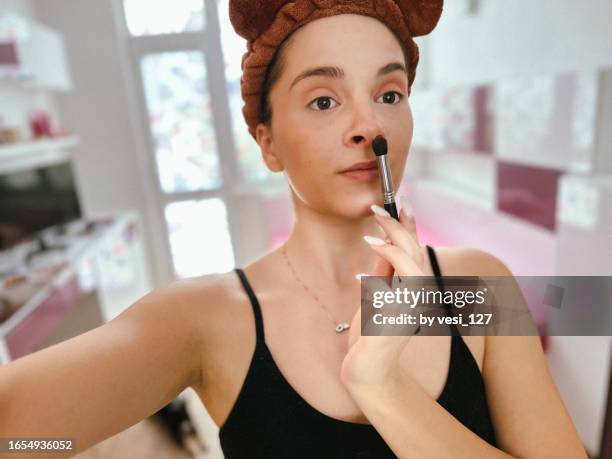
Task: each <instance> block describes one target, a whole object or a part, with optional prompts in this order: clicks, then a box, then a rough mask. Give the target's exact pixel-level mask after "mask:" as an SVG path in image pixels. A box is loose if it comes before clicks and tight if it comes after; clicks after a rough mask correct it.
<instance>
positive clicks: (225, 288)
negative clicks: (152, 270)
mask: <svg viewBox="0 0 612 459" xmlns="http://www.w3.org/2000/svg"><path fill="white" fill-rule="evenodd" d="M149 296H150V299H151V301H154V302H156V303H158V304H160V303H161V304H165V305H167V306H170V305H172V306H173V307H174V308H180V309H183V310H185V311H186V312H188V313H189V315H190V316H191V317H192V318H193V319H194V320H197V319H198V318H199V317H201V318H205V319H206V322H211V321H214V320H215V319H216V318H222V317H226V316H227V314H231V313H232V309H233V308H234V307H236V306H237V305H238V304H239V303H240V302H241V301H242V300H243V297H242V295H241V286H240V282H239V279H238V276H237V274H236V273H235V272H234V271H228V272H225V273H215V274H207V275H204V276H200V277H193V278H189V279H181V280H176V281H174V282H171V283H169V284H167V285H164V286H161V287H159V288H157V289H155V290H153V291H152V292H151V293H149Z"/></svg>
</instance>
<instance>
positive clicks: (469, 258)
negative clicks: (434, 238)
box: [435, 247, 512, 276]
mask: <svg viewBox="0 0 612 459" xmlns="http://www.w3.org/2000/svg"><path fill="white" fill-rule="evenodd" d="M435 251H436V255H437V257H438V260H439V263H440V270H441V271H442V275H445V276H512V273H511V272H510V270H509V269H508V267H507V266H506V265H505V264H504V262H502V261H501V260H500V259H499V258H497V257H496V256H495V255H492V254H490V253H489V252H486V251H484V250H480V249H474V248H471V247H439V248H436V249H435Z"/></svg>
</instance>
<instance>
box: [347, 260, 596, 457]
mask: <svg viewBox="0 0 612 459" xmlns="http://www.w3.org/2000/svg"><path fill="white" fill-rule="evenodd" d="M464 261H465V262H467V263H468V264H472V265H474V266H479V267H480V268H481V269H479V271H480V272H479V273H478V274H477V275H480V276H511V275H512V274H511V273H510V271H509V270H508V269H507V268H506V267H505V266H504V265H503V263H501V262H500V261H499V260H497V259H496V258H495V257H492V256H491V255H488V254H485V253H484V252H480V251H473V252H472V259H471V260H465V259H464ZM464 267H465V264H464ZM447 272H448V270H447ZM399 339H401V338H399ZM358 344H359V343H357V345H358ZM395 375H396V376H397V377H393V378H388V379H386V380H385V381H384V382H380V381H378V382H377V383H376V384H367V383H365V384H361V383H354V384H351V383H350V381H347V387H348V389H349V391H350V392H351V394H352V396H353V397H354V399H355V400H356V401H357V403H358V404H359V406H360V407H361V408H362V410H363V412H364V414H365V415H366V417H367V418H368V419H369V420H370V422H372V424H373V425H374V426H375V427H376V429H377V430H378V431H379V432H380V434H381V435H382V436H383V438H384V439H385V441H386V442H387V443H388V444H389V446H390V447H391V448H392V449H393V451H394V452H395V453H396V454H397V455H398V456H399V457H413V456H415V457H466V458H479V457H482V458H494V457H500V458H502V457H520V458H541V457H542V458H544V457H551V458H552V457H555V458H556V457H571V458H586V457H587V455H586V452H585V450H584V447H583V446H582V443H581V441H580V438H579V436H578V433H577V432H576V429H575V428H574V425H573V423H572V421H571V419H570V417H569V415H568V413H567V411H566V409H565V406H564V404H563V401H562V399H561V397H560V396H559V393H558V391H557V388H556V387H555V384H554V382H553V380H552V377H551V375H550V373H549V371H548V366H547V363H546V359H545V356H544V353H543V350H542V347H541V345H540V341H539V337H537V336H526V337H521V336H515V337H512V336H511V337H504V336H491V337H486V344H485V359H484V364H483V378H484V380H485V385H486V392H487V401H488V404H489V407H490V410H491V416H492V420H493V424H494V427H495V432H496V439H497V443H498V446H499V448H500V449H498V448H495V447H493V446H491V445H490V444H488V443H487V442H485V441H484V440H482V439H481V438H480V437H478V436H477V435H476V434H474V433H473V432H471V431H470V430H469V429H467V428H466V427H465V426H464V425H463V424H461V423H460V422H459V421H458V420H456V419H455V418H454V417H453V416H451V415H450V414H449V413H448V412H447V411H446V410H445V409H444V408H442V407H441V406H440V405H439V404H438V403H437V402H436V401H435V400H433V399H432V398H431V397H429V396H428V395H427V394H426V393H425V392H424V391H423V389H422V388H421V387H420V386H419V385H418V384H417V383H416V382H414V381H413V380H412V379H411V378H410V377H408V376H407V375H405V374H401V376H400V375H399V374H398V373H395ZM502 450H503V451H502ZM504 451H505V452H504ZM510 455H512V456H510Z"/></svg>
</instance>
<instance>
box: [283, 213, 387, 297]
mask: <svg viewBox="0 0 612 459" xmlns="http://www.w3.org/2000/svg"><path fill="white" fill-rule="evenodd" d="M366 234H369V235H373V236H377V237H380V238H383V239H384V237H385V235H384V233H383V231H382V229H381V228H380V227H379V226H378V224H377V223H376V221H375V219H374V217H373V216H370V215H368V216H367V217H364V218H356V219H346V218H341V217H333V216H329V215H324V214H321V213H318V212H315V211H313V210H311V209H309V208H304V207H302V208H301V209H300V210H299V212H296V220H295V224H294V226H293V229H292V232H291V234H290V236H289V238H288V240H287V241H286V242H285V250H286V254H287V257H288V258H289V259H290V262H291V264H292V265H293V266H294V267H295V269H296V270H298V271H299V273H300V276H301V277H302V278H303V280H304V281H305V282H308V281H310V282H312V283H313V284H315V285H320V283H321V282H322V281H325V283H326V284H327V285H330V284H331V285H332V286H335V287H338V288H340V289H341V288H343V287H346V286H354V285H355V283H356V280H355V275H356V274H357V273H368V272H369V271H370V270H371V269H372V267H373V265H374V259H375V253H374V251H373V250H372V249H371V248H370V247H369V246H368V244H367V243H366V242H365V241H364V240H363V236H365V235H366Z"/></svg>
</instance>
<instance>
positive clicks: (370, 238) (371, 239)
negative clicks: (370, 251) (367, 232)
mask: <svg viewBox="0 0 612 459" xmlns="http://www.w3.org/2000/svg"><path fill="white" fill-rule="evenodd" d="M363 238H364V239H365V241H366V242H367V243H368V244H371V245H386V244H387V243H386V242H385V241H383V240H382V239H379V238H377V237H374V236H364V237H363Z"/></svg>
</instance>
